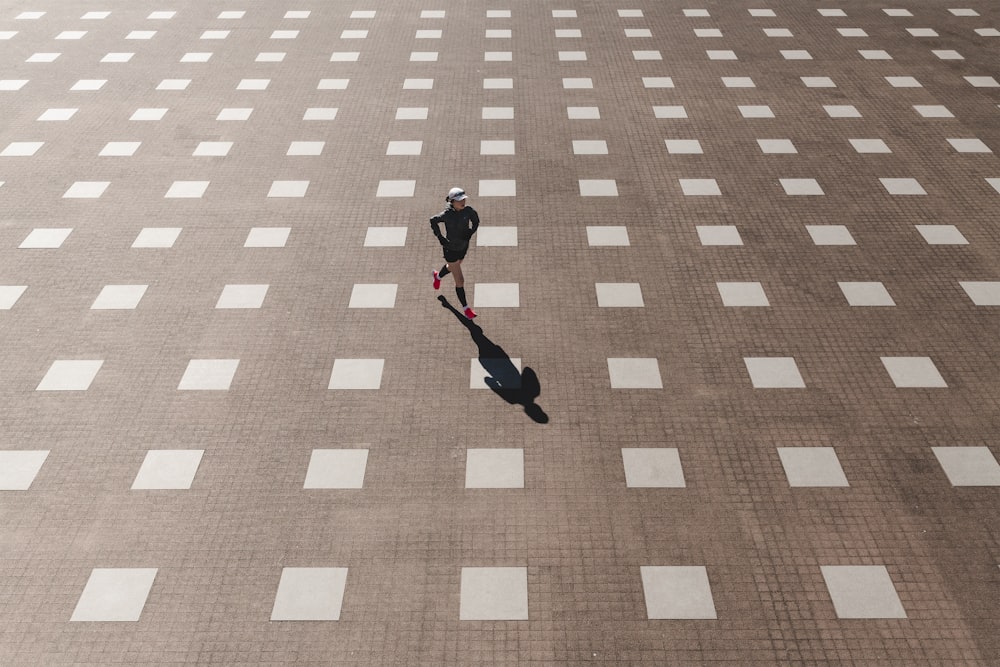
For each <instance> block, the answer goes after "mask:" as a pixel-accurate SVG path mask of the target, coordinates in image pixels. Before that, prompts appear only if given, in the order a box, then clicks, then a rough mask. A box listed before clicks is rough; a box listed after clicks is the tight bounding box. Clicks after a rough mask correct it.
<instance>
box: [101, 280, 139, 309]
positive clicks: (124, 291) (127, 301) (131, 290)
mask: <svg viewBox="0 0 1000 667" xmlns="http://www.w3.org/2000/svg"><path fill="white" fill-rule="evenodd" d="M147 287H148V285H105V286H104V288H103V289H102V290H101V293H100V294H98V295H97V298H96V299H95V300H94V303H93V304H91V306H90V309H91V310H132V309H134V308H135V307H136V306H138V305H139V302H140V301H141V300H142V297H143V295H144V294H145V293H146V288H147Z"/></svg>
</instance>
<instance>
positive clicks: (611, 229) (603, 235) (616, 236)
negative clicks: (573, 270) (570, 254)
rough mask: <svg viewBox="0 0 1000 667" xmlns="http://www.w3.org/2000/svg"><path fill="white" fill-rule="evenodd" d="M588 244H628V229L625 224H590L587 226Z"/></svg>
mask: <svg viewBox="0 0 1000 667" xmlns="http://www.w3.org/2000/svg"><path fill="white" fill-rule="evenodd" d="M587 245H589V246H627V245H630V244H629V240H628V230H627V229H626V228H625V227H623V226H616V225H608V226H590V227H587Z"/></svg>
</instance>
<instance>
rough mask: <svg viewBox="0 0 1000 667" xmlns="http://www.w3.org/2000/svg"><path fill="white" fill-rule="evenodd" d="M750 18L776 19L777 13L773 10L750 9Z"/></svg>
mask: <svg viewBox="0 0 1000 667" xmlns="http://www.w3.org/2000/svg"><path fill="white" fill-rule="evenodd" d="M747 11H748V12H750V16H755V17H762V18H769V17H770V18H774V16H775V13H774V10H773V9H748V10H747Z"/></svg>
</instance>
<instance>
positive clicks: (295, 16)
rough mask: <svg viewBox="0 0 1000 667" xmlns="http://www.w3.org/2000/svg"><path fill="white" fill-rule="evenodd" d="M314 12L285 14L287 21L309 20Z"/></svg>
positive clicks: (289, 12)
mask: <svg viewBox="0 0 1000 667" xmlns="http://www.w3.org/2000/svg"><path fill="white" fill-rule="evenodd" d="M311 13H312V12H309V11H298V10H296V11H288V12H285V16H284V18H286V19H307V18H309V15H310V14H311Z"/></svg>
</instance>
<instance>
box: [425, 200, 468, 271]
mask: <svg viewBox="0 0 1000 667" xmlns="http://www.w3.org/2000/svg"><path fill="white" fill-rule="evenodd" d="M442 222H443V223H444V234H441V223H442ZM431 229H433V230H434V236H436V237H437V240H438V241H439V242H440V243H441V247H442V248H444V260H445V261H446V262H457V261H458V260H460V259H463V258H464V257H465V253H466V252H468V250H469V239H471V238H472V235H473V234H475V233H476V230H477V229H479V214H478V213H476V209H474V208H472V207H471V206H466V207H465V208H463V209H462V210H461V211H459V210H457V209H455V208H454V207H452V206H451V205H449V206H448V208H446V209H445V210H443V211H441V212H440V213H438V214H437V215H435V216H434V217H433V218H431Z"/></svg>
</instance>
